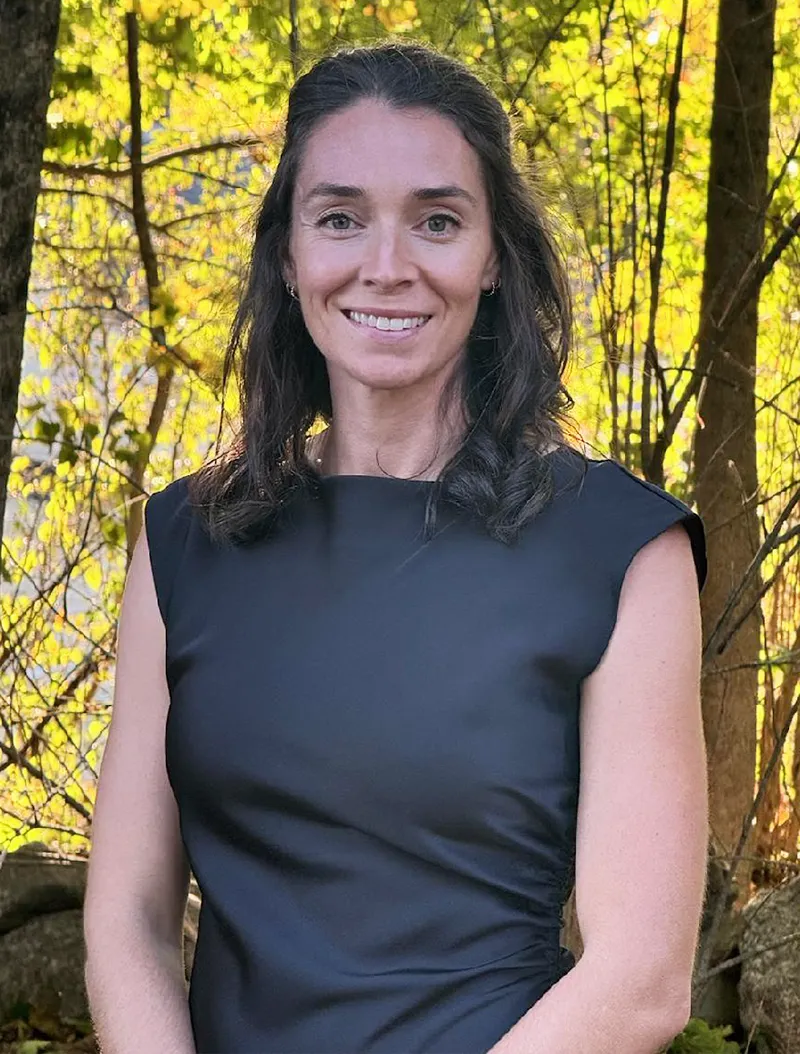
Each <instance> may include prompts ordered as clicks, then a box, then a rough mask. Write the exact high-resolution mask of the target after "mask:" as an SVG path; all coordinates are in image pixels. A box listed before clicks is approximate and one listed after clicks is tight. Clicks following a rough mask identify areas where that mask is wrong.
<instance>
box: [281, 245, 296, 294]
mask: <svg viewBox="0 0 800 1054" xmlns="http://www.w3.org/2000/svg"><path fill="white" fill-rule="evenodd" d="M281 275H282V277H283V280H284V282H288V283H289V285H297V282H296V280H295V270H294V263H293V262H292V257H291V254H290V253H289V251H288V249H287V250H286V251H285V252H284V253H283V255H282V257H281Z"/></svg>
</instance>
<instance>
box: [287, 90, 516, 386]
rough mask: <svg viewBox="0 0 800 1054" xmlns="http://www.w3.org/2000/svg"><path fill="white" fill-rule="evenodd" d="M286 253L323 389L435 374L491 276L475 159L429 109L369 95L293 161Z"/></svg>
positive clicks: (327, 124) (325, 125)
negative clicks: (326, 383)
mask: <svg viewBox="0 0 800 1054" xmlns="http://www.w3.org/2000/svg"><path fill="white" fill-rule="evenodd" d="M289 255H290V258H289V260H288V262H287V264H286V266H285V268H284V274H285V277H286V279H287V280H288V281H289V282H291V283H292V285H294V286H295V287H296V292H297V295H298V297H299V299H300V306H301V309H302V312H303V318H304V320H305V324H306V326H307V328H308V331H309V333H310V334H311V337H312V339H313V340H314V343H315V344H316V346H317V347H318V348H319V350H320V351H321V353H322V354H323V355H324V357H325V359H326V361H327V365H328V374H329V377H330V380H331V386H332V388H336V387H339V386H340V384H341V383H347V384H351V383H352V382H357V383H358V384H360V385H365V386H367V387H369V388H379V389H395V388H400V387H405V386H407V385H415V384H420V383H422V384H425V383H426V382H430V381H432V380H433V379H435V378H436V377H437V376H438V377H439V378H440V379H441V380H444V379H446V376H447V375H449V373H450V371H451V369H452V367H454V366H455V364H456V363H457V361H458V359H459V358H460V355H461V352H462V350H463V348H464V346H465V343H466V339H467V336H468V334H469V331H470V329H471V327H472V324H473V322H474V319H475V314H476V311H477V308H478V301H479V298H480V294H481V289H489V288H490V286H491V283H492V281H493V279H497V278H498V269H497V260H496V253H495V249H494V246H493V238H492V226H491V219H490V215H489V205H488V201H487V198H486V192H485V189H484V186H483V179H482V176H481V171H480V164H479V161H478V155H477V154H476V153H475V151H474V150H473V148H472V147H471V146H470V145H469V143H467V141H466V140H465V139H464V137H463V136H462V134H461V132H460V131H459V129H458V128H457V127H456V125H455V124H454V123H452V122H451V121H449V120H448V119H447V118H444V117H441V116H440V115H439V114H437V113H435V112H433V111H428V110H398V109H393V108H391V107H389V106H387V105H386V104H384V103H379V102H375V101H373V100H370V101H361V102H359V103H356V104H354V105H353V106H351V107H349V108H348V109H347V110H344V111H341V112H340V113H337V114H334V115H333V116H331V117H329V118H327V119H326V120H325V121H323V122H322V123H321V124H320V125H319V127H318V128H317V129H316V130H315V131H314V133H313V134H312V136H311V138H310V140H309V143H308V145H307V148H306V151H305V155H304V157H303V161H302V164H301V166H300V171H299V173H298V177H297V184H296V187H295V191H294V196H293V202H292V222H291V237H290V245H289ZM353 312H356V313H357V315H356V317H353V315H352V313H353ZM370 316H371V317H370ZM390 320H392V321H390ZM421 322H422V324H420V323H421ZM399 326H403V327H404V328H402V329H398V328H396V327H399ZM387 327H391V328H387Z"/></svg>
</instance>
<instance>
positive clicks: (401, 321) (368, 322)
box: [348, 311, 428, 330]
mask: <svg viewBox="0 0 800 1054" xmlns="http://www.w3.org/2000/svg"><path fill="white" fill-rule="evenodd" d="M348 315H349V316H350V318H352V320H353V321H354V322H359V323H361V325H362V326H371V327H372V329H391V330H400V329H416V328H417V327H418V326H424V325H425V323H426V322H427V321H428V319H427V317H426V316H423V315H417V316H415V317H413V318H386V317H385V316H384V315H362V314H361V312H359V311H349V312H348Z"/></svg>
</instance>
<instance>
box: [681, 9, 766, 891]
mask: <svg viewBox="0 0 800 1054" xmlns="http://www.w3.org/2000/svg"><path fill="white" fill-rule="evenodd" d="M774 35H775V2H774V0H720V7H719V24H718V37H717V54H716V69H715V80H714V103H713V111H712V119H711V164H710V173H709V183H708V202H707V230H706V245H705V273H704V279H703V291H702V305H701V310H702V324H701V327H700V343H699V347H698V354H697V369H698V370H699V371H700V372H701V375H704V376H705V379H704V381H703V385H702V387H701V390H700V395H699V399H698V407H697V409H698V416H699V418H700V420H699V422H698V424H699V427H698V428H697V430H696V433H695V440H694V465H695V484H696V490H695V499H696V502H697V507H698V511H699V512H700V514H701V515H702V517H703V519H704V521H705V524H706V529H707V532H708V542H709V576H708V581H707V584H706V586H705V589H704V591H703V623H704V626H705V632H706V639H707V641H708V639H709V637H710V635H711V634H714V632H715V630H717V632H716V634H715V643H714V645H713V646H712V647H711V648H710V649H709V651H708V652H707V654H706V664H705V671H704V676H703V714H704V725H705V733H706V740H707V747H708V759H709V781H710V817H711V837H712V843H713V846H714V849H715V851H716V852H720V853H722V854H723V855H725V856H728V857H729V856H730V855H731V854H732V852H733V851H734V849H735V847H736V845H737V842H738V841H739V838H740V836H741V834H742V830H743V823H744V820H745V817H746V815H747V812H748V810H749V808H750V806H751V804H752V800H753V783H754V771H755V758H756V696H757V689H758V670H757V667H756V666H755V665H749V666H746V667H745V666H743V665H742V664H754V663H756V662H757V661H758V658H759V646H760V622H759V609H758V604H757V602H756V600H755V594H756V591H757V589H758V587H759V584H760V578H759V576H758V575H757V574H755V575H753V576H751V580H750V582H749V584H748V586H747V588H746V589H745V590H744V592H743V595H742V597H741V599H740V601H739V602H738V603H737V605H736V607H735V609H734V611H733V612H731V613H729V615H728V617H727V618H726V619H725V622H724V626H718V623H719V620H720V619H721V618H722V617H723V612H724V611H725V607H726V604H727V602H728V600H729V598H730V596H731V593H732V592H733V590H734V589H735V588H736V587H737V586H738V585H739V584H740V583H741V581H742V580H743V578H744V576H745V572H746V569H747V567H748V565H749V564H750V562H751V560H752V558H753V555H754V553H755V551H756V549H757V547H758V545H759V541H760V539H759V525H758V519H757V515H756V504H755V503H756V500H757V490H758V471H757V462H756V418H755V368H756V344H757V335H758V296H757V294H756V295H755V296H754V297H753V298H752V299H751V300H750V302H749V303H748V304H747V306H746V307H745V309H744V310H743V311H741V312H739V313H738V314H737V315H736V318H735V321H733V323H732V324H730V325H727V324H726V322H725V312H726V309H727V308H728V306H729V304H730V303H731V301H732V299H733V297H734V294H735V291H736V289H737V286H739V284H740V283H741V281H742V278H743V276H744V274H745V272H746V271H747V269H748V267H749V266H751V265H752V263H753V261H754V260H758V258H759V257H760V255H761V253H762V250H763V242H764V213H765V208H766V193H767V154H768V147H769V131H770V94H771V89H772V65H773V50H774ZM751 607H752V611H751V613H750V615H749V616H748V617H747V619H746V620H745V621H744V623H743V624H742V625H741V627H740V628H739V629H738V630H737V631H736V632H735V633H731V632H730V631H731V629H732V628H733V627H734V624H735V623H736V622H737V621H738V618H739V617H740V616H742V615H744V613H745V612H746V611H747V610H749V609H750V608H751ZM725 627H727V629H726V628H725ZM729 637H730V639H728V638H729ZM732 667H737V668H735V669H732ZM741 892H742V893H743V894H744V893H746V890H744V889H743V890H742V891H741Z"/></svg>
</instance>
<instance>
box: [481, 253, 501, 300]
mask: <svg viewBox="0 0 800 1054" xmlns="http://www.w3.org/2000/svg"><path fill="white" fill-rule="evenodd" d="M499 278H500V260H499V259H498V256H497V251H496V250H494V251H493V252H492V255H491V256H490V257H489V260H488V261H487V264H486V267H485V268H484V270H483V275H482V276H481V289H483V290H484V291H485V292H488V291H489V290H490V289H491V288H492V282H497V281H498V280H499Z"/></svg>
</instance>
